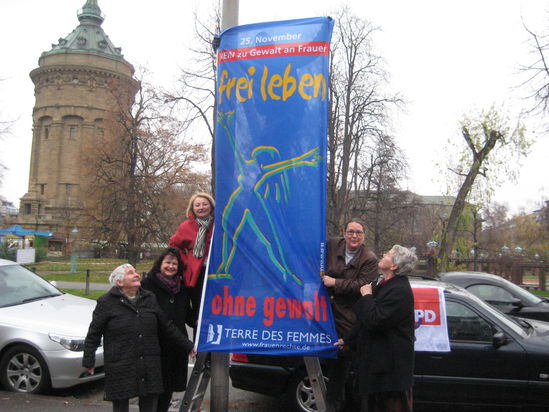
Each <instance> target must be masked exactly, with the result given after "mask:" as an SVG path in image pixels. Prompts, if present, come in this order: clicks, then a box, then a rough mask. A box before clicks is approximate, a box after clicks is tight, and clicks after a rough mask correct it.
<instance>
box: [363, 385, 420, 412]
mask: <svg viewBox="0 0 549 412" xmlns="http://www.w3.org/2000/svg"><path fill="white" fill-rule="evenodd" d="M412 411H413V399H412V389H411V388H410V389H409V390H407V391H391V392H375V393H369V394H365V395H363V396H362V404H361V408H360V412H412Z"/></svg>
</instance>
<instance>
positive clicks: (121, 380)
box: [82, 264, 195, 412]
mask: <svg viewBox="0 0 549 412" xmlns="http://www.w3.org/2000/svg"><path fill="white" fill-rule="evenodd" d="M109 282H110V283H111V285H113V287H112V288H111V289H110V290H109V291H108V292H107V293H106V294H104V295H103V296H101V297H100V298H99V299H97V305H96V307H95V310H94V311H93V317H92V321H91V323H90V327H89V330H88V334H87V336H86V340H85V342H84V358H83V360H82V365H83V366H84V367H85V368H86V370H87V371H88V373H90V374H93V373H94V365H95V352H96V350H97V348H98V347H99V345H100V344H101V338H103V346H104V357H105V398H106V399H107V400H110V401H112V403H113V411H114V412H121V411H128V408H129V400H130V398H133V397H135V396H138V397H139V410H140V411H141V412H156V406H157V401H158V394H160V393H162V392H163V390H164V388H163V386H162V369H161V361H160V343H159V334H160V333H162V335H163V336H165V337H166V339H170V340H173V341H174V342H175V343H176V344H177V345H178V346H179V347H180V349H181V351H183V352H187V353H189V352H191V353H192V354H194V353H195V351H194V349H193V343H192V342H191V341H189V339H188V338H187V337H186V336H184V335H183V334H182V333H181V332H179V330H177V328H176V327H175V326H174V325H173V323H172V322H170V321H169V320H168V319H167V317H166V315H165V314H164V312H163V311H162V309H160V306H158V303H157V301H156V298H155V296H154V295H153V294H152V293H151V292H149V291H146V290H144V289H142V288H141V277H140V275H139V273H137V272H136V270H135V269H134V267H133V266H132V265H129V264H124V265H121V266H119V267H117V268H116V269H115V270H114V271H113V272H112V273H111V275H110V276H109Z"/></svg>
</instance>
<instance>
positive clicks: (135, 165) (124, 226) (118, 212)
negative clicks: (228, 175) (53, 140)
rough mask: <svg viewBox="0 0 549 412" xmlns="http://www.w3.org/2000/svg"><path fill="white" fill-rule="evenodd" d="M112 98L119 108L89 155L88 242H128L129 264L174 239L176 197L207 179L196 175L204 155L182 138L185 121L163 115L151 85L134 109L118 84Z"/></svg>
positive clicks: (144, 88)
mask: <svg viewBox="0 0 549 412" xmlns="http://www.w3.org/2000/svg"><path fill="white" fill-rule="evenodd" d="M112 95H113V101H115V102H116V105H115V107H114V108H113V112H112V116H110V117H109V118H107V119H105V122H106V125H105V127H104V129H103V130H105V131H106V132H105V133H104V135H102V136H98V138H97V140H96V141H95V142H93V143H91V144H90V147H89V148H88V150H87V151H86V153H87V155H86V156H87V158H86V159H85V164H87V165H88V167H89V170H88V172H87V173H88V176H89V180H90V183H89V185H88V187H89V188H90V189H91V190H90V193H88V196H87V200H86V209H87V210H86V211H87V214H86V217H87V225H86V227H87V229H88V231H89V233H88V235H87V237H88V238H89V239H102V240H103V241H106V242H107V243H108V244H110V245H112V246H115V247H116V246H117V245H118V244H120V243H125V244H126V245H127V251H128V259H129V261H130V262H131V263H136V262H137V261H138V260H139V252H140V249H141V247H142V246H143V245H147V244H150V243H165V242H166V239H167V238H168V237H169V236H170V234H171V232H172V229H173V226H171V225H172V224H173V222H174V219H173V217H174V215H177V214H178V213H180V211H181V209H183V207H184V206H183V205H182V204H181V203H180V200H178V198H179V199H180V198H181V197H180V196H174V193H176V192H177V191H178V188H179V189H180V188H181V187H184V186H185V185H195V184H196V183H198V182H204V181H205V180H206V179H207V176H204V175H201V174H198V173H195V172H192V171H191V170H192V167H193V164H194V162H197V161H201V160H204V157H205V153H204V148H203V147H202V146H201V145H198V144H193V143H189V142H188V141H186V140H185V139H184V138H183V136H182V134H181V132H182V130H183V128H182V125H181V124H180V122H178V121H177V120H176V119H174V118H173V117H171V116H169V115H167V114H165V113H163V99H160V98H159V96H158V94H157V91H156V90H155V89H154V88H153V87H152V86H150V85H148V84H145V83H143V82H140V83H139V86H138V89H137V94H136V99H135V101H134V102H133V104H130V105H129V104H128V99H129V98H131V92H129V91H128V90H124V87H120V85H116V84H115V85H113V88H112Z"/></svg>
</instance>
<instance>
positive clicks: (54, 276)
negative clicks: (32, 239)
mask: <svg viewBox="0 0 549 412" xmlns="http://www.w3.org/2000/svg"><path fill="white" fill-rule="evenodd" d="M123 263H127V261H126V260H123V259H108V260H107V259H78V261H77V262H76V265H75V268H74V269H75V273H71V261H70V259H66V260H62V261H61V260H60V261H57V260H56V261H43V262H38V263H33V264H30V265H26V267H27V268H28V269H30V270H32V271H34V272H35V273H37V274H39V275H40V276H42V277H43V278H45V279H48V280H50V281H51V280H57V281H62V282H85V281H86V271H87V270H89V273H90V282H93V283H108V282H109V275H110V273H111V272H112V270H113V269H114V268H116V267H117V266H119V265H121V264H123ZM152 265H153V261H152V260H143V261H141V262H139V263H138V264H137V268H136V269H137V270H138V271H139V272H140V273H143V272H148V271H149V270H150V269H151V267H152Z"/></svg>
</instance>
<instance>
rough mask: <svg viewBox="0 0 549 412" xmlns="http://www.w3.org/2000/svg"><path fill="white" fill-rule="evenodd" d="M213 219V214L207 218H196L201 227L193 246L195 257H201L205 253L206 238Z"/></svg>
mask: <svg viewBox="0 0 549 412" xmlns="http://www.w3.org/2000/svg"><path fill="white" fill-rule="evenodd" d="M211 221H212V217H211V216H208V218H207V219H199V218H196V223H198V226H199V228H198V233H197V235H196V239H195V241H194V248H193V254H194V257H195V258H201V257H202V255H203V254H204V242H205V240H206V232H208V227H209V226H210V222H211Z"/></svg>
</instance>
